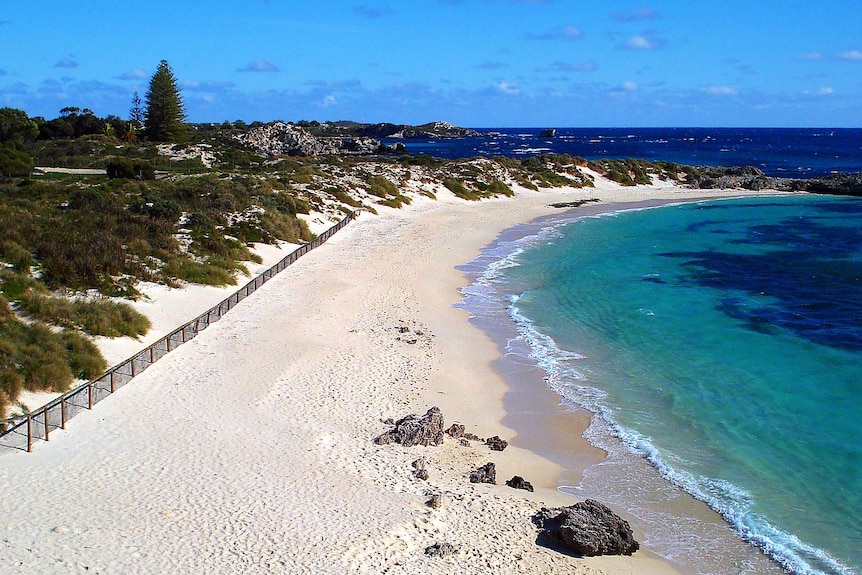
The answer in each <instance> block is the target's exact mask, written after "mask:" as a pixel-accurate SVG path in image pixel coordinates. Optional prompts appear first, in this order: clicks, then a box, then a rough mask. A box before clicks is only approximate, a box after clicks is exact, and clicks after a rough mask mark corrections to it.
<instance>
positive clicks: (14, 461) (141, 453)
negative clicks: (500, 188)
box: [0, 188, 691, 574]
mask: <svg viewBox="0 0 862 575" xmlns="http://www.w3.org/2000/svg"><path fill="white" fill-rule="evenodd" d="M644 194H651V195H654V196H662V195H671V196H672V197H679V198H680V199H683V198H684V197H687V195H688V196H690V195H691V193H689V192H682V191H679V190H676V189H670V188H662V189H653V190H651V191H648V190H643V189H641V190H640V191H638V192H633V191H631V190H629V191H626V192H621V191H616V190H615V189H611V188H608V189H600V190H587V191H584V192H581V191H571V192H569V193H562V194H561V193H547V192H546V193H542V194H537V193H529V192H525V193H523V194H521V195H520V196H519V197H518V198H516V199H514V200H492V201H487V202H482V203H481V204H475V203H465V202H461V201H457V200H455V199H452V198H441V200H440V201H437V202H431V201H420V202H417V203H416V205H414V206H411V207H410V208H409V209H406V210H402V211H391V212H390V211H388V210H387V213H385V214H384V215H383V216H381V217H375V216H370V215H363V216H362V217H361V218H360V219H359V220H358V221H357V222H355V223H353V224H351V225H350V226H348V227H347V228H345V230H343V231H342V232H340V233H339V234H337V235H336V236H335V237H334V238H333V239H331V240H330V241H329V242H328V243H326V244H325V245H324V246H322V247H321V248H319V249H317V250H314V251H313V252H311V253H310V254H308V255H307V256H305V257H303V258H302V259H301V260H300V261H299V262H298V263H297V264H296V265H294V266H292V267H290V268H288V269H287V270H285V271H284V272H282V273H281V274H279V275H278V276H276V278H275V279H274V280H272V281H270V282H269V283H267V284H266V285H265V286H264V287H263V288H262V289H261V290H260V291H258V292H257V293H256V294H255V295H254V296H253V297H251V298H248V299H246V300H244V301H243V302H242V303H241V304H240V305H239V306H238V307H237V309H236V310H235V311H233V312H231V313H230V314H228V315H227V316H225V318H223V319H222V320H221V321H220V322H218V323H217V324H216V325H214V326H213V327H212V328H210V329H207V330H205V331H204V332H202V333H201V334H200V335H199V336H198V337H197V338H195V339H194V340H192V341H191V342H190V343H188V344H186V345H184V346H182V347H180V348H179V349H178V350H176V351H175V352H173V353H171V354H170V355H169V356H167V357H166V358H164V359H162V360H161V361H160V362H158V363H157V364H155V365H154V366H153V367H151V368H150V369H148V370H147V371H145V372H144V373H143V374H142V375H140V376H139V377H138V378H137V379H136V380H135V381H134V382H133V383H132V384H130V385H128V386H126V387H125V388H123V389H122V390H121V391H120V392H119V393H117V394H116V395H115V396H113V397H111V398H109V399H108V400H107V401H104V402H102V403H100V404H99V406H98V407H97V408H96V409H95V410H94V411H92V412H89V413H85V414H82V415H79V416H78V417H76V418H75V419H73V420H72V421H71V422H70V423H69V424H68V426H67V430H66V431H59V430H58V431H56V432H54V433H52V435H51V441H50V442H49V443H44V444H40V445H39V446H38V447H37V449H36V450H35V451H34V453H33V454H25V453H21V454H12V455H8V456H4V457H3V458H2V459H0V517H2V518H3V521H2V525H0V572H2V573H10V574H11V573H27V574H30V573H85V572H86V573H132V572H134V573H157V572H158V573H345V572H349V573H549V572H566V573H569V572H578V573H598V572H607V573H644V572H662V573H669V572H672V568H671V567H670V566H669V565H668V564H666V563H664V562H661V561H658V560H656V559H654V558H652V557H651V556H650V555H649V554H648V553H638V554H636V556H635V557H633V558H621V559H620V558H615V559H597V560H589V561H584V560H579V559H574V558H570V557H567V556H564V555H561V554H558V553H555V552H552V551H549V550H546V549H544V548H542V547H538V546H536V545H535V543H534V540H535V532H534V529H533V527H532V525H531V524H530V522H529V520H528V517H529V515H530V514H531V513H532V512H534V511H535V510H536V509H537V508H538V506H539V504H538V502H539V501H546V502H554V503H559V502H566V503H570V502H571V501H569V500H567V499H566V498H565V496H563V495H560V494H559V493H557V492H556V491H555V490H554V489H553V488H554V487H555V485H556V483H555V481H556V478H557V477H558V475H559V469H558V468H557V467H556V466H554V465H553V464H551V463H549V462H547V461H545V460H543V459H541V458H539V457H538V456H535V455H533V454H532V453H530V452H526V451H523V450H518V449H515V448H510V449H507V450H506V451H505V452H503V453H494V452H491V451H489V450H488V449H487V448H486V447H484V446H481V445H479V444H474V445H473V446H471V447H466V448H465V447H460V446H458V445H457V443H456V442H455V441H453V440H448V441H447V442H446V444H444V445H443V446H441V447H438V448H409V449H405V448H401V447H398V446H385V447H378V446H375V445H374V444H372V442H371V441H370V439H371V438H373V437H374V436H376V435H377V434H379V433H381V432H382V431H384V430H385V429H386V428H387V427H386V426H385V425H383V424H382V423H381V422H380V420H381V418H386V417H396V418H397V417H400V416H402V415H404V414H406V413H409V412H424V411H425V410H426V409H427V408H428V407H430V406H431V405H433V404H437V405H440V406H441V407H442V408H443V413H444V415H445V416H446V419H447V424H448V423H449V422H451V421H453V420H459V421H461V422H463V423H465V424H466V425H467V426H468V430H472V431H474V432H475V433H477V434H478V435H480V436H483V437H487V436H491V435H495V434H499V435H501V436H503V437H511V436H512V432H511V431H510V430H507V429H506V428H504V427H503V426H502V424H501V423H500V420H501V419H502V416H503V415H504V413H503V409H502V396H503V393H504V392H505V387H504V385H503V383H502V380H501V379H500V378H499V377H498V376H497V374H495V373H494V372H493V371H492V370H491V369H490V367H489V365H490V362H491V361H492V360H493V359H495V357H496V355H497V352H496V348H495V346H494V344H493V343H492V342H491V341H490V340H488V339H487V338H486V337H485V336H484V335H483V334H482V333H481V332H479V331H478V330H476V329H474V328H472V327H470V326H469V325H468V324H467V322H466V321H465V316H464V313H463V312H461V311H459V310H457V309H453V308H452V307H451V305H452V304H453V303H455V302H456V301H458V300H459V296H458V293H457V290H456V287H457V286H458V285H462V284H463V283H464V278H463V276H462V275H461V274H460V273H459V272H457V271H456V270H455V269H454V266H455V265H457V264H460V263H464V262H466V261H468V260H469V259H471V258H472V257H474V256H475V255H476V254H477V253H478V249H479V248H480V247H482V246H483V245H486V244H487V243H489V242H490V241H491V240H493V239H494V237H495V236H496V234H497V233H498V232H499V231H500V230H502V229H504V228H506V227H509V226H511V225H513V224H514V223H516V222H518V221H526V220H529V219H531V218H533V217H536V216H539V215H542V214H547V213H551V212H553V211H554V210H553V209H551V208H548V207H547V204H548V203H550V202H551V201H559V200H560V199H563V200H571V199H576V198H579V197H594V196H606V197H614V198H615V199H623V200H625V199H630V200H631V199H636V198H637V199H640V198H641V197H642V196H643V195H644ZM178 323H179V322H178ZM402 326H405V327H408V328H409V329H410V334H411V335H413V336H414V337H416V339H417V341H416V342H415V343H408V342H407V341H405V339H406V338H405V335H404V334H401V333H400V332H399V329H398V328H400V327H402ZM417 330H418V331H421V332H422V335H417ZM420 456H424V457H426V458H427V459H428V467H429V471H430V475H431V477H430V479H429V481H427V482H424V481H419V480H416V479H414V478H413V476H412V468H411V466H410V463H411V461H413V460H414V459H416V458H418V457H420ZM487 461H495V462H496V463H497V465H498V483H500V484H501V485H498V486H488V485H481V486H476V485H471V484H469V483H468V482H467V480H466V475H467V473H468V472H469V470H470V469H472V468H474V467H477V466H479V465H481V464H483V463H485V462H487ZM515 473H518V474H520V475H524V476H525V477H527V479H529V480H531V481H533V482H534V483H535V484H537V485H539V486H540V487H541V488H540V489H537V492H536V493H535V494H533V495H530V494H527V493H526V492H522V491H517V492H516V491H514V490H511V489H509V488H507V487H506V486H505V485H502V483H503V481H504V480H505V479H507V478H508V477H511V475H513V474H515ZM432 492H438V493H443V494H444V505H443V507H442V508H441V509H439V510H431V509H429V508H428V507H426V506H425V504H424V502H425V501H426V500H427V499H428V496H429V494H430V493H432ZM444 541H445V542H449V543H452V544H455V545H458V546H459V551H458V553H457V554H455V555H453V556H450V557H447V558H442V559H441V558H437V559H432V558H428V557H426V556H425V555H424V549H425V548H426V547H427V546H429V545H432V544H434V543H437V542H444Z"/></svg>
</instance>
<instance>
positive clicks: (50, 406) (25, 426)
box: [0, 211, 359, 454]
mask: <svg viewBox="0 0 862 575" xmlns="http://www.w3.org/2000/svg"><path fill="white" fill-rule="evenodd" d="M358 215H359V212H358V211H354V212H353V213H351V214H350V215H348V216H347V217H345V218H344V219H342V220H341V221H340V222H338V223H337V224H335V225H334V226H332V227H331V228H329V229H328V230H326V231H325V232H323V233H322V234H320V235H319V236H317V238H315V239H314V240H313V241H311V242H309V243H306V244H303V245H301V246H300V247H298V248H297V249H295V250H294V251H292V252H291V253H289V254H288V255H287V256H285V257H284V258H283V259H282V260H281V261H279V262H278V263H277V264H275V265H274V266H272V267H271V268H269V269H267V270H265V271H264V272H263V273H261V274H260V275H258V276H256V277H254V278H253V279H252V280H251V281H249V282H248V283H247V284H245V285H244V286H242V287H241V288H239V289H238V290H237V291H235V292H234V293H232V294H231V295H230V296H228V297H227V298H225V299H224V300H222V301H221V302H219V304H218V305H216V306H213V307H212V308H210V309H209V310H207V311H205V312H204V313H202V314H201V315H199V316H198V317H196V318H194V319H193V320H191V321H190V322H188V323H186V324H185V325H183V326H181V327H179V328H177V329H175V330H174V331H173V332H171V333H169V334H168V335H166V336H165V337H163V338H161V339H160V340H158V341H157V342H155V343H154V344H152V345H150V346H149V347H147V348H145V349H143V350H141V351H139V352H138V353H136V354H135V355H133V356H132V357H130V358H129V359H127V360H125V361H123V362H121V363H119V364H117V365H115V366H114V367H112V368H111V369H109V370H108V371H106V372H105V373H104V374H103V375H102V376H101V377H99V378H98V379H94V380H92V381H89V382H87V383H84V384H81V385H79V386H78V387H76V388H74V389H72V390H70V391H67V392H66V393H64V394H63V395H61V396H60V397H57V398H55V399H53V400H52V401H50V402H49V403H47V404H45V405H44V406H42V407H40V408H39V409H37V410H35V411H32V412H30V413H27V414H25V415H19V416H16V417H11V418H8V419H3V420H0V454H3V453H4V452H9V451H13V450H20V451H27V452H30V451H32V450H33V444H34V442H36V441H48V439H49V437H50V434H51V431H53V430H55V429H58V428H59V429H65V427H66V422H67V421H69V420H70V419H72V418H73V417H75V416H76V415H77V414H79V413H81V412H82V411H84V410H90V409H93V406H94V405H96V404H97V403H99V402H100V401H102V400H103V399H105V398H106V397H108V396H109V395H111V394H112V393H114V392H115V391H117V390H118V389H120V388H121V387H123V386H124V385H126V384H127V383H129V382H130V381H131V380H132V379H133V378H134V377H135V376H136V375H138V374H139V373H141V372H142V371H144V370H145V369H147V368H148V367H149V366H151V365H152V364H154V363H155V362H157V361H158V360H159V359H161V358H163V357H164V356H165V355H167V354H168V353H170V352H171V351H172V350H174V349H176V348H177V347H179V346H180V345H182V344H184V343H186V342H187V341H189V340H191V339H194V337H195V336H197V334H198V333H200V332H201V331H202V330H205V329H206V328H207V327H209V326H210V325H212V324H213V323H215V322H217V321H218V320H219V319H221V317H222V316H223V315H224V314H226V313H227V312H229V311H230V310H231V309H233V308H234V306H236V305H237V304H238V303H239V302H241V301H242V300H244V299H245V298H247V297H248V296H250V295H251V294H253V293H254V292H255V291H257V290H258V289H260V287H261V286H263V284H265V283H266V282H268V281H269V280H271V279H272V278H273V277H275V275H276V274H278V273H279V272H281V271H283V270H284V269H285V268H286V267H287V266H289V265H291V264H292V263H294V262H295V261H296V260H298V259H299V258H301V257H302V256H304V255H305V254H307V253H308V252H310V251H311V250H313V249H314V248H317V247H319V246H321V245H322V244H323V243H324V242H326V241H327V240H328V239H329V238H331V237H332V236H333V235H335V234H336V232H338V231H339V230H341V228H343V227H344V226H346V225H347V224H348V223H349V222H350V221H352V220H354V219H355V218H356V217H357V216H358Z"/></svg>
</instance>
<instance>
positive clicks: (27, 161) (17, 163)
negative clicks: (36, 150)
mask: <svg viewBox="0 0 862 575" xmlns="http://www.w3.org/2000/svg"><path fill="white" fill-rule="evenodd" d="M31 173H33V158H31V157H30V155H29V154H27V153H25V152H22V151H19V150H16V149H15V148H13V147H11V146H0V177H8V178H12V177H16V176H29V175H30V174H31Z"/></svg>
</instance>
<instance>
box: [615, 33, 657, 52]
mask: <svg viewBox="0 0 862 575" xmlns="http://www.w3.org/2000/svg"><path fill="white" fill-rule="evenodd" d="M662 46H664V40H662V39H660V38H654V37H650V36H643V35H641V36H632V37H631V38H629V39H628V40H626V41H625V43H623V47H624V48H627V49H629V50H657V49H659V48H661V47H662Z"/></svg>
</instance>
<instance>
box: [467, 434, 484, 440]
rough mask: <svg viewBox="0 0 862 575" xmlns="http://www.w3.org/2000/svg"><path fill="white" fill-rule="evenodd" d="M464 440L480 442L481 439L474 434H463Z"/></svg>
mask: <svg viewBox="0 0 862 575" xmlns="http://www.w3.org/2000/svg"><path fill="white" fill-rule="evenodd" d="M464 439H469V440H470V441H482V438H481V437H479V436H478V435H476V434H475V433H465V434H464Z"/></svg>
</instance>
